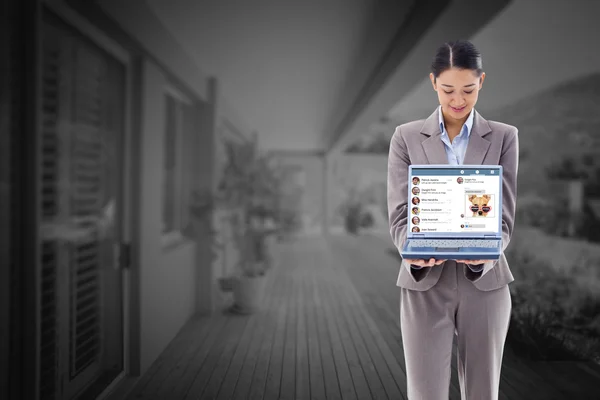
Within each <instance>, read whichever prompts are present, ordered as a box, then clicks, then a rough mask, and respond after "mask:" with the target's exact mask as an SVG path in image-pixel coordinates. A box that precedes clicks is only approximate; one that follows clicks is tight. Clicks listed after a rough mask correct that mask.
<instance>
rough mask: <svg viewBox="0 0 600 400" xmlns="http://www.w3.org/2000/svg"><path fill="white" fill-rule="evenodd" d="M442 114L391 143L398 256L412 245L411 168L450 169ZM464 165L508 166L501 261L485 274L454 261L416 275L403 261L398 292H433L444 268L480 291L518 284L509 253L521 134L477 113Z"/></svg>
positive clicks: (401, 129)
mask: <svg viewBox="0 0 600 400" xmlns="http://www.w3.org/2000/svg"><path fill="white" fill-rule="evenodd" d="M441 134H442V133H441V132H440V126H439V119H438V110H437V109H436V111H435V112H434V113H433V114H431V115H430V116H429V118H427V119H426V120H419V121H413V122H408V123H406V124H403V125H400V126H398V127H397V128H396V131H395V132H394V135H393V136H392V140H391V143H390V152H389V158H388V177H387V201H388V216H389V224H390V234H391V236H392V240H393V242H394V244H395V245H396V247H397V248H398V250H401V249H402V247H403V246H404V242H405V241H406V227H407V214H408V205H407V193H408V166H409V165H410V164H448V159H447V156H446V150H445V148H444V143H443V142H442V140H441ZM463 164H475V165H485V164H488V165H498V164H499V165H502V167H503V184H502V196H503V197H502V239H503V240H502V241H503V248H502V250H503V252H502V255H501V256H500V259H499V260H496V261H489V262H486V263H485V265H484V268H483V270H482V271H480V272H473V271H471V269H470V268H468V267H467V265H465V264H459V265H457V263H456V262H455V261H454V260H448V261H446V262H445V263H443V264H442V265H438V266H434V267H431V268H423V269H420V270H414V269H411V268H410V265H409V264H408V263H407V262H405V261H402V265H401V266H400V273H399V275H398V281H397V283H396V284H397V286H400V287H403V288H407V289H411V290H420V291H423V290H428V289H430V288H431V287H433V286H434V285H435V284H436V283H437V281H438V279H439V278H440V275H441V273H442V268H461V269H462V271H463V273H464V274H465V276H466V278H467V279H468V280H469V281H471V282H472V283H473V285H475V286H476V287H477V288H478V289H479V290H483V291H489V290H494V289H498V288H501V287H502V286H504V285H507V284H508V283H510V282H512V281H514V277H513V275H512V273H511V271H510V268H509V266H508V262H507V261H506V256H505V255H504V250H505V249H506V247H507V246H508V244H509V243H510V239H511V235H512V232H513V227H514V221H515V207H516V202H517V171H518V164H519V138H518V130H517V128H515V127H514V126H511V125H507V124H503V123H501V122H495V121H487V120H485V119H484V118H483V117H482V116H481V115H480V114H479V113H478V112H477V111H475V115H474V119H473V127H472V130H471V135H470V137H469V144H468V146H467V151H466V153H465V159H464V162H463Z"/></svg>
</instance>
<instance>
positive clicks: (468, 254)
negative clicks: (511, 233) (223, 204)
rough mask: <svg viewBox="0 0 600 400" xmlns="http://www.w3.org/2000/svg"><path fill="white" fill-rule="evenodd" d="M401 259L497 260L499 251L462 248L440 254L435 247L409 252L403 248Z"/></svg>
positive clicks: (406, 248) (411, 249)
mask: <svg viewBox="0 0 600 400" xmlns="http://www.w3.org/2000/svg"><path fill="white" fill-rule="evenodd" d="M400 255H401V256H402V258H405V259H409V260H414V259H424V260H429V259H431V258H434V259H436V260H498V259H499V258H500V251H498V249H497V248H491V249H481V248H473V247H464V248H460V249H457V251H447V252H442V251H439V250H437V249H436V248H435V247H412V248H410V250H409V249H408V246H405V247H404V248H403V249H402V251H401V252H400Z"/></svg>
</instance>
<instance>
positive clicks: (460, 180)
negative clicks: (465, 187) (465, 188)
mask: <svg viewBox="0 0 600 400" xmlns="http://www.w3.org/2000/svg"><path fill="white" fill-rule="evenodd" d="M456 182H458V183H459V184H460V183H463V177H462V176H459V177H458V178H456Z"/></svg>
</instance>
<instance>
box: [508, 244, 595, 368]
mask: <svg viewBox="0 0 600 400" xmlns="http://www.w3.org/2000/svg"><path fill="white" fill-rule="evenodd" d="M506 256H507V259H508V262H509V264H510V265H512V266H514V268H512V271H513V275H514V277H515V281H514V282H513V283H511V284H510V286H509V287H510V289H511V296H512V302H513V309H512V314H511V323H510V328H509V332H508V338H507V344H508V346H510V347H511V348H512V349H513V350H514V351H515V353H516V354H517V355H519V356H522V357H525V358H529V359H533V360H554V361H558V360H597V361H600V341H599V339H598V338H600V293H594V292H591V291H588V290H583V289H582V288H581V285H580V284H579V283H578V280H579V279H582V277H586V276H587V277H588V279H590V280H596V281H599V280H600V272H599V271H598V270H597V268H594V266H593V265H589V264H586V265H575V266H572V267H569V268H563V269H558V270H557V269H554V268H553V267H552V266H549V265H548V264H547V263H545V262H541V261H538V260H535V258H534V257H532V256H530V255H528V254H527V253H526V252H524V251H521V250H520V249H519V247H513V248H512V249H509V250H507V252H506ZM591 264H594V265H600V261H599V260H596V261H595V262H591Z"/></svg>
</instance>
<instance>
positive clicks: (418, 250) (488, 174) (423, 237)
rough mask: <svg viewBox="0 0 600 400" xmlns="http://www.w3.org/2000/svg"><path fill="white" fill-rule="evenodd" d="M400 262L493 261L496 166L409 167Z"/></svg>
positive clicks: (498, 248)
mask: <svg viewBox="0 0 600 400" xmlns="http://www.w3.org/2000/svg"><path fill="white" fill-rule="evenodd" d="M407 211H408V227H407V238H406V243H405V245H404V247H403V248H402V251H401V252H400V254H401V255H402V257H403V258H406V259H426V260H429V259H430V258H435V259H438V260H497V259H499V258H500V254H501V253H502V166H501V165H447V164H444V165H410V166H409V168H408V209H407Z"/></svg>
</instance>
